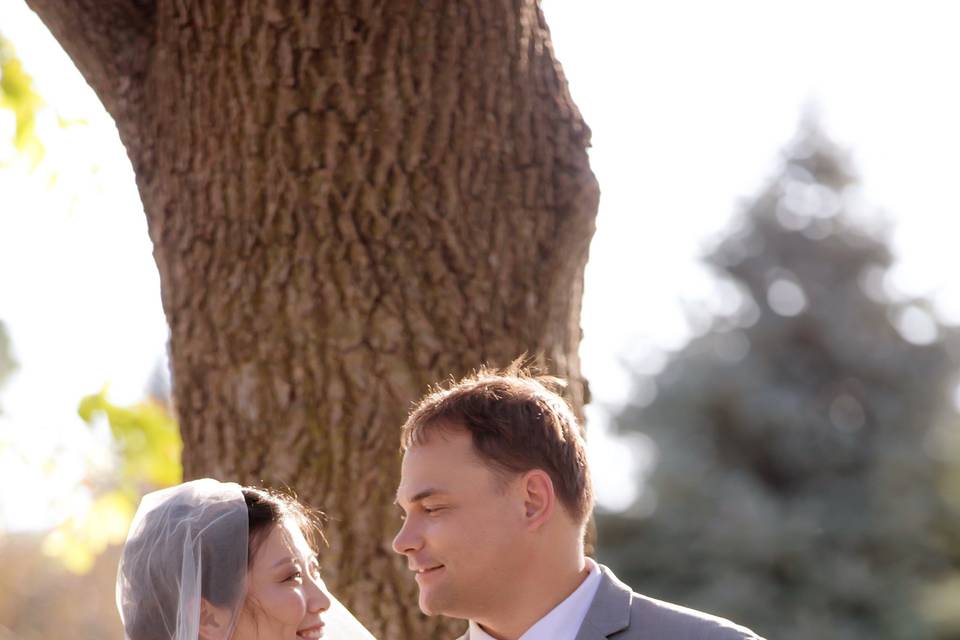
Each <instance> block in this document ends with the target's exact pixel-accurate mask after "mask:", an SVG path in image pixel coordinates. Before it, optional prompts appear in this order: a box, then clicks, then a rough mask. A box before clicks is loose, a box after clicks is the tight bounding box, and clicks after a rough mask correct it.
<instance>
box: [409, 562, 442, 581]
mask: <svg viewBox="0 0 960 640" xmlns="http://www.w3.org/2000/svg"><path fill="white" fill-rule="evenodd" d="M441 569H443V565H442V564H438V565H436V566H433V567H423V568H422V569H414V573H416V574H417V575H416V578H417V580H419V579H421V578H426V577H427V576H431V575H434V574H436V573H437V572H438V571H440V570H441Z"/></svg>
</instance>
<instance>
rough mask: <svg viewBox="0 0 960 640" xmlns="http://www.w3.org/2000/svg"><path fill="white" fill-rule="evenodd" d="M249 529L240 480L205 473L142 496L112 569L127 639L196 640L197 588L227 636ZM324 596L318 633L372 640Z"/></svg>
mask: <svg viewBox="0 0 960 640" xmlns="http://www.w3.org/2000/svg"><path fill="white" fill-rule="evenodd" d="M248 534H249V520H248V515H247V505H246V502H245V500H244V497H243V492H242V489H241V487H240V485H238V484H235V483H232V482H219V481H217V480H212V479H209V478H206V479H203V480H193V481H191V482H185V483H183V484H180V485H177V486H175V487H171V488H169V489H163V490H161V491H155V492H153V493H150V494H147V495H146V496H144V497H143V499H142V500H141V501H140V507H139V508H138V509H137V513H136V515H135V516H134V518H133V522H132V524H131V525H130V532H129V534H128V535H127V542H126V544H125V545H124V548H123V555H122V557H121V560H120V567H119V570H118V572H117V608H118V609H119V611H120V619H121V620H122V621H123V627H124V631H125V637H126V640H197V638H198V635H199V629H200V601H201V593H202V594H203V598H204V599H206V600H207V601H208V602H209V603H210V604H212V605H213V606H215V607H216V608H217V610H218V611H221V612H228V613H229V622H228V625H227V627H226V628H225V629H219V630H218V631H220V632H221V633H222V634H223V635H222V638H224V640H227V639H229V638H230V637H231V634H232V633H233V630H234V627H235V626H236V623H237V618H238V617H239V614H240V611H241V609H242V607H243V603H244V599H245V597H246V587H245V585H246V576H247V553H248V551H247V550H248V537H249V536H248ZM328 595H330V594H328ZM330 601H331V606H330V609H329V610H327V611H326V612H324V614H323V616H322V619H323V622H324V638H329V639H331V640H375V638H374V637H373V636H372V635H371V634H370V632H368V631H367V630H366V629H364V627H363V626H362V625H361V624H360V623H359V622H358V621H357V620H356V618H354V617H353V615H351V614H350V612H349V611H347V609H346V608H345V607H344V606H343V605H342V604H340V602H339V601H337V600H336V598H334V597H333V596H332V595H330Z"/></svg>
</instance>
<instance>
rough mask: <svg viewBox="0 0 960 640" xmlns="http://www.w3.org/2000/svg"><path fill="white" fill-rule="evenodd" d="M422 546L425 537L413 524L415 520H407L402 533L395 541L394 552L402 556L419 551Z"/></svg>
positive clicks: (404, 522) (398, 534) (399, 532)
mask: <svg viewBox="0 0 960 640" xmlns="http://www.w3.org/2000/svg"><path fill="white" fill-rule="evenodd" d="M422 546H423V537H422V536H421V535H420V533H419V532H418V531H417V527H416V526H415V525H414V524H413V518H407V519H406V520H404V521H403V526H401V527H400V531H398V532H397V535H396V537H395V538H394V539H393V550H394V551H396V552H397V553H400V554H408V553H412V552H414V551H417V550H418V549H420V548H421V547H422Z"/></svg>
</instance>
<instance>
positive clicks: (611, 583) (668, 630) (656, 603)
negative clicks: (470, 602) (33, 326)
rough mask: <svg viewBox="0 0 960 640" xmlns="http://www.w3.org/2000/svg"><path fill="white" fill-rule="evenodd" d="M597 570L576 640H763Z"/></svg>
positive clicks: (602, 569)
mask: <svg viewBox="0 0 960 640" xmlns="http://www.w3.org/2000/svg"><path fill="white" fill-rule="evenodd" d="M600 574H601V575H600V587H599V588H598V589H597V595H596V596H594V598H593V603H591V605H590V609H588V610H587V617H586V618H584V620H583V624H582V625H580V632H579V633H578V634H577V637H576V640H607V639H608V638H609V639H611V640H763V639H762V638H761V637H760V636H758V635H756V634H755V633H753V632H752V631H750V630H749V629H746V628H744V627H741V626H739V625H736V624H734V623H732V622H730V621H729V620H724V619H723V618H717V617H715V616H711V615H708V614H706V613H701V612H699V611H694V610H693V609H687V608H685V607H681V606H678V605H675V604H670V603H669V602H661V601H660V600H654V599H653V598H648V597H646V596H642V595H640V594H639V593H634V592H633V589H631V588H630V587H628V586H627V585H625V584H623V583H622V582H620V580H618V579H617V576H615V575H613V572H612V571H610V569H608V568H607V567H605V566H603V565H600ZM459 640H468V638H467V635H463V636H461V637H460V639H459Z"/></svg>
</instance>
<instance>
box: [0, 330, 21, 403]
mask: <svg viewBox="0 0 960 640" xmlns="http://www.w3.org/2000/svg"><path fill="white" fill-rule="evenodd" d="M16 368H17V361H16V360H15V359H14V357H13V350H12V349H11V347H10V336H8V335H7V328H6V327H5V326H4V324H3V321H0V388H2V387H3V383H4V382H6V379H7V378H8V377H9V376H10V374H11V373H13V371H14V369H16ZM2 408H3V405H2V403H0V411H2Z"/></svg>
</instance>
